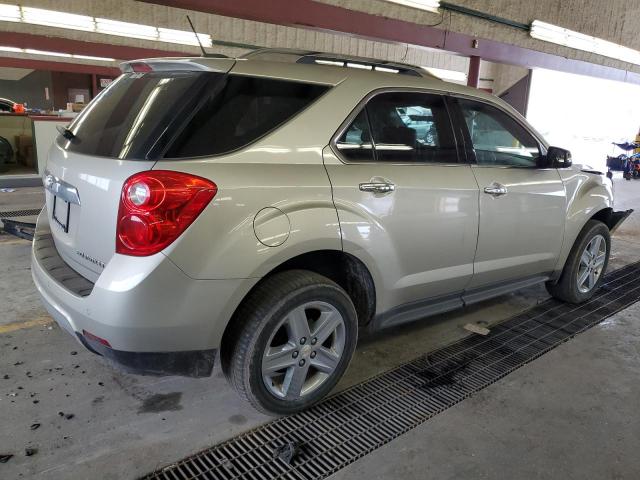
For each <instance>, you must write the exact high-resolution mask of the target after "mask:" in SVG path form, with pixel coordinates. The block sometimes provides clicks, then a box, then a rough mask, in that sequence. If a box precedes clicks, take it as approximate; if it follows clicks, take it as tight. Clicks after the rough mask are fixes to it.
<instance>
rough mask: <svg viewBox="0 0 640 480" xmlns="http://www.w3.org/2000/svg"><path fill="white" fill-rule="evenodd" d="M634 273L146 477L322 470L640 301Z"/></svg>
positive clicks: (312, 474) (299, 476)
mask: <svg viewBox="0 0 640 480" xmlns="http://www.w3.org/2000/svg"><path fill="white" fill-rule="evenodd" d="M639 274H640V263H637V264H632V265H628V266H626V267H623V268H621V269H619V270H616V271H615V272H612V273H610V274H609V275H607V277H606V279H605V284H604V285H603V287H602V288H601V289H600V290H599V291H598V292H597V293H596V295H595V296H594V297H593V299H592V300H590V301H589V302H587V303H585V304H583V305H569V304H565V303H561V302H558V301H555V300H547V301H545V302H543V303H541V304H539V305H537V306H535V307H533V308H531V309H529V310H527V311H525V312H523V313H521V314H519V315H516V316H514V317H512V318H510V319H509V320H506V321H505V322H503V323H501V324H499V325H497V326H495V327H494V328H492V330H491V333H490V334H489V335H488V336H486V337H481V336H477V335H476V336H470V337H467V338H465V339H463V340H461V341H459V342H456V343H454V344H452V345H449V346H447V347H444V348H442V349H440V350H437V351H435V352H432V353H430V354H427V355H424V356H421V357H419V358H417V359H416V360H413V361H411V362H408V363H406V364H404V365H401V366H399V367H397V368H394V369H392V370H390V371H388V372H386V373H383V374H381V375H379V376H377V377H374V378H372V379H370V380H367V381H365V382H363V383H361V384H358V385H355V386H353V387H351V388H349V389H347V390H345V391H343V392H341V393H338V394H337V395H335V396H333V397H331V398H328V399H327V400H325V401H323V402H321V403H320V404H318V405H317V406H315V407H313V408H311V409H310V410H308V411H305V412H302V413H300V414H296V415H291V416H289V417H283V418H279V419H277V420H274V421H272V422H270V423H268V424H266V425H263V426H261V427H259V428H257V429H255V430H253V431H250V432H247V433H244V434H242V435H239V436H237V437H235V438H232V439H231V440H229V441H227V442H224V443H221V444H219V445H216V446H214V447H212V448H209V449H207V450H204V451H202V452H200V453H197V454H195V455H193V456H191V457H188V458H186V459H184V460H181V461H179V462H176V463H174V464H172V465H169V466H167V467H165V468H163V469H161V470H159V471H157V472H154V473H152V474H150V475H148V476H146V477H144V478H147V479H154V480H155V479H163V480H169V479H171V480H177V479H240V478H242V479H244V478H247V479H264V480H266V479H269V480H271V479H295V480H310V479H321V478H326V477H328V476H329V475H331V474H332V473H335V472H336V471H338V470H340V469H342V468H344V467H345V466H347V465H349V464H351V463H353V462H355V461H356V460H358V459H359V458H361V457H363V456H365V455H367V454H368V453H370V452H372V451H373V450H375V449H377V448H379V447H381V446H383V445H385V444H386V443H388V442H390V441H391V440H393V439H394V438H396V437H398V436H400V435H402V434H403V433H406V432H407V431H409V430H411V429H413V428H415V427H417V426H419V425H420V424H422V423H424V422H425V421H427V420H428V419H430V418H431V417H433V416H434V415H437V414H438V413H440V412H442V411H443V410H446V409H448V408H450V407H452V406H453V405H455V404H456V403H458V402H460V401H461V400H464V399H465V398H467V397H469V396H471V395H473V394H474V393H476V392H478V391H479V390H482V389H483V388H485V387H487V386H489V385H491V384H492V383H494V382H496V381H498V380H499V379H501V378H502V377H504V376H505V375H507V374H509V373H511V372H512V371H514V370H516V369H517V368H519V367H521V366H523V365H525V364H527V363H529V362H531V361H532V360H534V359H536V358H537V357H539V356H541V355H542V354H544V353H546V352H548V351H549V350H551V349H553V348H555V347H556V346H558V345H560V344H561V343H563V342H565V341H567V340H569V339H570V338H572V337H573V336H574V335H576V334H577V333H580V332H582V331H584V330H586V329H588V328H590V327H592V326H594V325H596V324H598V323H600V322H601V321H602V320H604V319H605V318H607V317H609V316H611V315H613V314H614V313H616V312H618V311H620V310H622V309H624V308H626V307H628V306H629V305H631V304H633V303H635V302H637V301H638V300H640V284H639V283H638V281H637V279H638V275H639ZM290 442H293V443H294V444H295V445H296V446H297V451H298V454H297V455H296V456H295V457H294V459H293V461H291V463H290V464H289V463H287V462H286V461H284V460H283V459H282V458H279V457H276V456H274V450H275V449H277V448H279V447H282V446H283V445H285V444H289V443H290Z"/></svg>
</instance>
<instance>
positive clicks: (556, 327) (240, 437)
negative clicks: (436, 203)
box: [0, 0, 640, 479]
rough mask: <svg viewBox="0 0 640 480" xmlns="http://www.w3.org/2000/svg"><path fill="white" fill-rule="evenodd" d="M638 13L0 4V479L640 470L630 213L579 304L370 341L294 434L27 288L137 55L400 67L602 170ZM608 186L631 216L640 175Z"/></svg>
mask: <svg viewBox="0 0 640 480" xmlns="http://www.w3.org/2000/svg"><path fill="white" fill-rule="evenodd" d="M639 14H640V5H636V4H634V3H633V2H626V1H623V0H611V1H609V2H599V1H594V0H589V1H586V0H536V1H530V2H522V1H515V0H491V1H490V0H453V1H452V2H437V1H429V0H369V1H362V0H235V1H231V0H212V1H209V2H207V1H201V0H140V1H139V0H109V1H108V2H104V1H102V2H100V1H96V0H82V1H80V0H66V1H57V2H56V1H51V0H20V1H19V2H18V3H14V2H9V0H2V3H0V99H5V98H6V99H8V100H11V101H12V102H14V103H15V104H19V105H22V106H23V107H24V108H25V109H26V111H24V112H23V111H20V112H19V111H17V110H14V111H8V112H0V137H3V139H5V140H4V141H5V143H6V144H7V145H8V146H7V147H3V148H4V150H0V153H2V152H5V153H4V154H3V155H4V156H3V155H0V225H1V226H2V229H0V266H1V267H2V268H0V298H1V299H2V300H1V301H0V307H1V308H0V311H1V312H2V314H0V352H1V355H0V478H2V479H13V478H16V479H17V478H34V479H75V478H79V479H80V478H105V479H134V478H159V479H160V478H167V479H174V478H176V479H178V478H180V479H182V478H225V479H227V478H229V479H231V478H260V479H271V478H292V479H311V478H336V479H337V478H345V479H347V478H349V479H351V478H362V479H365V478H366V479H392V478H411V479H413V478H416V479H417V478H465V479H466V478H469V479H476V478H505V479H506V478H509V479H511V478H521V479H534V478H554V479H573V478H576V479H578V478H580V479H604V478H611V479H637V478H640V457H639V456H638V455H637V452H638V449H639V448H640V414H639V413H638V408H637V406H638V398H640V323H639V322H638V319H639V318H640V307H639V303H638V301H639V300H640V290H638V286H637V284H636V281H637V278H638V269H640V263H639V262H640V240H638V238H640V220H638V215H637V213H636V214H631V216H629V218H627V219H626V221H625V222H624V223H622V225H621V226H620V228H619V229H617V230H616V231H615V233H614V235H613V237H612V247H611V256H610V260H609V267H608V273H607V276H606V277H605V281H604V284H603V286H602V287H601V289H600V290H599V291H598V293H597V294H596V297H594V300H593V301H590V302H589V303H587V304H586V306H582V307H580V308H578V307H574V308H567V307H566V306H563V304H561V303H560V302H559V301H556V300H553V299H551V298H550V297H549V294H548V293H547V291H546V290H545V288H544V285H535V286H531V287H527V288H523V289H521V290H519V291H517V292H514V293H509V294H506V295H502V296H500V297H497V298H494V299H492V300H486V301H482V302H479V303H477V304H474V305H472V306H468V307H466V308H464V309H462V310H457V311H452V312H448V313H443V314H439V315H435V316H432V317H429V318H426V319H424V320H421V321H417V322H414V323H411V324H407V325H401V326H397V327H392V328H390V329H387V330H384V331H381V332H377V333H373V334H368V335H367V334H364V335H362V336H361V337H360V338H359V339H358V345H357V349H356V351H355V354H354V357H353V360H352V361H351V364H350V366H349V368H348V369H347V371H346V374H345V376H344V377H343V378H342V379H341V380H340V382H339V384H338V386H337V387H336V388H335V389H334V391H333V393H332V396H331V397H330V398H328V399H327V400H324V401H323V402H321V403H320V404H319V405H317V406H315V407H312V409H310V410H309V411H306V412H302V413H298V414H293V415H291V416H289V417H280V418H273V417H270V416H266V415H263V414H260V413H258V412H257V411H256V410H254V409H253V408H252V407H251V406H249V405H248V404H246V403H244V402H242V401H240V399H239V398H238V396H237V394H236V392H234V391H233V390H232V388H231V387H230V386H229V385H228V384H227V382H226V381H225V377H224V374H223V373H222V371H221V369H220V364H219V361H216V363H215V367H214V371H213V374H212V375H211V377H206V378H185V377H175V376H169V377H154V376H142V375H134V374H131V373H125V372H122V371H121V370H119V369H118V368H117V367H115V366H114V365H112V364H111V363H110V362H108V361H106V360H105V359H104V358H101V357H99V356H97V355H94V354H93V353H91V352H89V351H88V350H86V349H85V348H83V346H82V345H80V344H79V343H78V342H77V341H75V340H74V339H73V338H71V337H70V336H69V335H68V334H67V333H66V332H64V331H63V330H62V329H61V328H60V327H59V326H58V325H57V324H56V322H55V321H54V320H53V318H52V317H51V316H50V315H49V314H48V313H47V311H46V309H45V308H44V306H43V305H42V303H41V301H40V297H39V295H38V292H37V289H36V287H35V285H34V283H33V280H32V274H31V249H32V244H31V238H32V236H33V227H34V224H35V222H36V217H37V216H38V214H39V212H40V211H41V209H42V207H43V204H44V203H45V200H44V188H43V186H42V177H43V176H44V175H45V172H46V160H47V151H48V149H49V148H50V146H51V145H52V144H53V142H54V141H55V138H56V136H57V135H58V132H59V131H60V130H59V128H62V130H63V131H64V127H65V126H67V125H68V124H69V122H71V121H72V120H73V118H74V117H75V116H77V115H78V114H79V113H80V112H81V111H82V110H83V109H84V108H86V104H88V103H89V102H90V101H91V100H92V99H93V98H94V97H96V96H97V95H99V94H100V92H101V91H103V90H104V89H106V88H108V87H109V85H110V84H111V83H112V82H113V81H114V80H115V79H116V78H118V76H119V75H120V73H121V72H120V68H119V65H120V63H122V62H125V61H131V60H137V59H144V58H154V57H197V56H199V55H200V53H201V50H200V46H199V45H198V43H199V42H200V43H202V44H203V47H204V48H205V49H206V51H207V52H208V53H210V54H222V55H225V56H228V57H232V58H236V57H240V56H242V55H244V54H247V53H248V52H250V51H253V50H257V49H262V48H271V49H295V50H301V51H310V52H330V53H332V54H336V55H338V56H339V55H344V56H357V57H363V58H368V59H376V60H379V61H381V62H397V63H407V64H410V65H415V66H419V67H422V68H424V69H426V70H427V71H429V72H430V73H432V74H433V75H435V76H437V77H439V78H441V79H443V80H445V81H447V82H452V83H455V84H459V85H468V86H470V87H473V88H477V89H480V90H482V91H484V92H487V93H490V94H493V95H495V96H498V97H500V98H502V99H503V100H505V101H506V102H508V103H509V104H511V105H512V106H513V107H514V108H515V109H516V110H517V111H518V112H520V113H521V114H522V115H523V116H524V117H526V119H527V120H528V121H529V122H530V123H531V125H533V127H534V128H535V129H537V130H538V131H539V132H540V133H541V134H542V135H543V136H544V137H545V138H546V139H547V140H548V142H549V143H550V144H551V145H557V146H560V147H563V148H566V149H568V150H570V151H571V153H572V156H573V162H574V164H581V165H584V166H585V168H587V169H590V170H596V171H600V172H603V173H605V172H607V170H608V169H609V167H610V164H608V162H607V159H608V158H610V157H619V156H620V155H624V152H623V151H622V150H621V149H620V148H619V147H618V146H616V145H615V144H623V143H629V142H630V143H631V144H633V143H634V142H636V141H640V27H639V26H638V22H637V21H636V20H635V19H636V18H637V17H638V15H639ZM187 16H188V17H189V19H190V20H191V21H192V22H193V26H194V28H195V31H196V32H197V38H198V39H197V40H196V37H195V36H194V34H193V33H192V32H191V31H190V27H189V20H187ZM545 25H551V26H552V27H553V26H556V27H555V29H553V28H548V27H545ZM560 27H561V28H560ZM550 31H551V32H552V33H549V32H550ZM0 146H2V145H1V144H0ZM638 147H640V144H639V145H638ZM636 151H637V152H640V149H638V150H636ZM632 153H633V147H632V148H631V154H632ZM611 174H612V175H611V176H612V178H611V181H612V184H613V191H614V194H615V209H616V210H622V211H624V210H629V209H636V210H637V209H638V207H639V206H640V193H639V192H638V191H636V190H635V188H637V187H636V182H637V179H636V178H635V175H633V178H624V177H625V176H626V175H625V176H623V174H622V172H620V171H612V172H611ZM630 175H631V174H630ZM540 318H544V319H545V320H544V321H542V320H540ZM532 322H533V323H532ZM487 334H488V335H487ZM501 335H504V337H501ZM507 335H513V336H515V337H517V339H515V340H514V339H513V338H512V337H507ZM515 337H514V338H515ZM492 338H498V339H500V338H504V339H503V340H494V341H493V342H494V343H495V344H493V343H492V344H491V346H489V343H490V342H491V341H492ZM507 338H510V339H507ZM487 339H488V340H489V343H488V340H487ZM525 340H526V343H521V344H520V343H516V345H518V347H517V348H516V351H517V355H515V354H514V352H513V351H512V350H511V351H510V352H506V351H505V349H504V346H505V345H506V344H507V343H508V342H511V341H514V342H523V341H525ZM501 342H504V343H501ZM483 348H484V349H485V350H482V349H483ZM464 352H467V353H464ZM468 352H471V353H468ZM469 355H470V356H469ZM480 357H482V358H485V360H479V358H480ZM489 357H491V358H492V362H491V363H488V362H487V361H486V358H489ZM416 378H417V379H418V381H416ZM425 385H427V387H425ZM385 392H388V393H385Z"/></svg>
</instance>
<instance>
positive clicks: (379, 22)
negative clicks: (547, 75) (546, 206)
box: [138, 0, 640, 84]
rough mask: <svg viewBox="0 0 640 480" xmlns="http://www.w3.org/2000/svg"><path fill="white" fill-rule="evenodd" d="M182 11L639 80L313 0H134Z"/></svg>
mask: <svg viewBox="0 0 640 480" xmlns="http://www.w3.org/2000/svg"><path fill="white" fill-rule="evenodd" d="M138 1H141V2H145V3H153V4H158V5H166V6H169V7H175V8H181V9H186V10H196V11H200V12H205V13H211V14H216V15H223V16H226V17H235V18H243V19H246V20H254V21H258V22H265V23H273V24H277V25H287V26H292V27H302V28H313V29H320V30H330V31H335V32H339V33H343V34H347V35H355V36H358V37H363V38H369V39H377V40H383V41H390V42H398V43H409V44H412V45H419V46H423V47H429V48H439V49H443V50H447V51H450V52H454V53H458V54H461V55H464V56H468V57H471V56H478V57H481V58H482V59H484V60H490V61H493V62H498V63H506V64H510V65H519V66H523V67H527V68H532V67H539V68H548V69H551V70H560V71H565V72H570V73H578V74H582V75H590V76H594V77H600V78H608V79H611V80H619V81H625V82H630V83H637V84H640V75H639V74H636V73H633V72H628V71H626V70H621V69H615V68H611V67H605V66H603V65H596V64H593V63H587V62H583V61H580V60H570V59H567V58H564V57H561V56H558V55H551V54H548V53H543V52H538V51H535V50H530V49H527V48H522V47H517V46H515V45H509V44H506V43H501V42H496V41H493V40H486V39H479V40H478V44H477V48H474V46H473V40H475V39H476V38H475V37H473V36H470V35H465V34H462V33H457V32H446V33H445V31H444V30H440V29H437V28H434V27H430V26H427V25H421V24H417V23H412V22H407V21H403V20H397V19H392V18H386V17H382V16H378V15H372V14H368V13H364V12H358V11H354V10H349V9H346V8H343V7H337V6H334V5H329V4H325V3H319V2H316V1H313V0H242V1H238V0H138Z"/></svg>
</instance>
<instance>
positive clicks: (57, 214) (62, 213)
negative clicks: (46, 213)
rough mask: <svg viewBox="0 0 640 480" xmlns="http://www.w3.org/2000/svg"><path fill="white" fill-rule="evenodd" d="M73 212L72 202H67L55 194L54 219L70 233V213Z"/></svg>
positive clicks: (65, 231)
mask: <svg viewBox="0 0 640 480" xmlns="http://www.w3.org/2000/svg"><path fill="white" fill-rule="evenodd" d="M70 213H71V204H69V202H65V201H64V200H62V199H61V198H58V197H56V196H55V195H54V196H53V215H52V217H53V221H54V222H56V223H57V224H58V225H60V227H61V228H62V229H63V230H64V233H69V215H70Z"/></svg>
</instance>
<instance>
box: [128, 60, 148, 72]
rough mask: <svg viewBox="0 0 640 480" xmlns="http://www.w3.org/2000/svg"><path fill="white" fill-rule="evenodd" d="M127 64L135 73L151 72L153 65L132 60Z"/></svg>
mask: <svg viewBox="0 0 640 480" xmlns="http://www.w3.org/2000/svg"><path fill="white" fill-rule="evenodd" d="M129 66H130V67H131V70H133V71H134V72H136V73H148V72H153V67H152V66H151V65H149V64H148V63H144V62H133V63H130V64H129Z"/></svg>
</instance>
